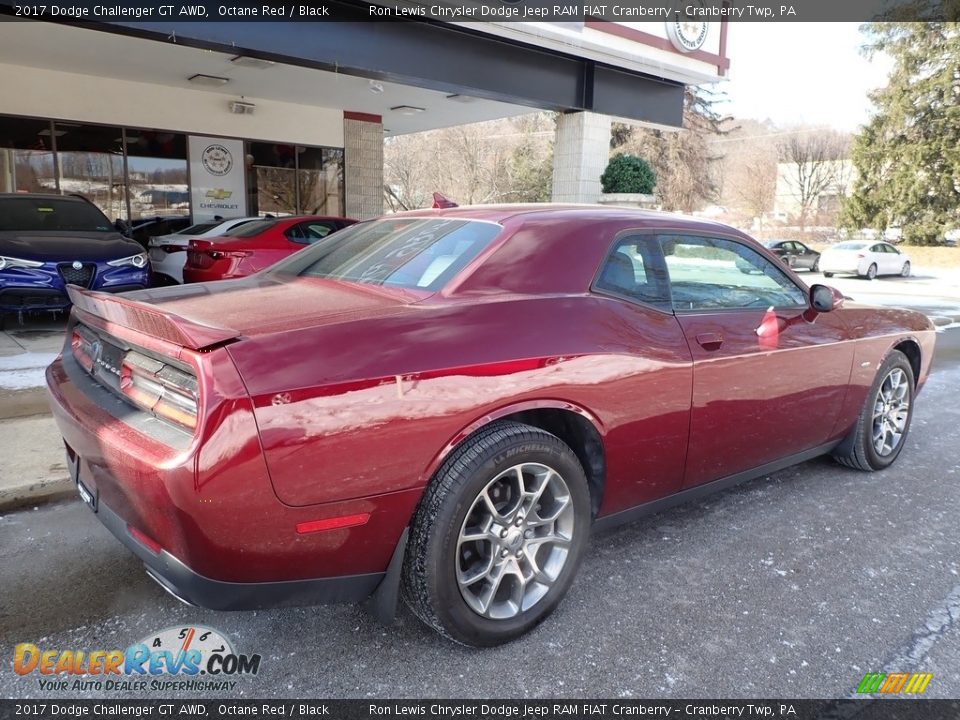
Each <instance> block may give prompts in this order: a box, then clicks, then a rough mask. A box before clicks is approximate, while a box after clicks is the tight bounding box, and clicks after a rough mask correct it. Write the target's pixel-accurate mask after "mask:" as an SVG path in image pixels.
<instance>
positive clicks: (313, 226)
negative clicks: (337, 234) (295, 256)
mask: <svg viewBox="0 0 960 720" xmlns="http://www.w3.org/2000/svg"><path fill="white" fill-rule="evenodd" d="M335 229H336V228H335V227H334V226H333V225H331V224H330V223H319V222H315V223H309V224H307V225H306V227H305V230H306V233H305V235H306V241H307V242H308V243H315V242H316V241H317V240H322V239H323V238H325V237H326V236H327V235H329V234H330V233H332V232H333V231H334V230H335Z"/></svg>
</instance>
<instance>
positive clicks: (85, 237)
mask: <svg viewBox="0 0 960 720" xmlns="http://www.w3.org/2000/svg"><path fill="white" fill-rule="evenodd" d="M142 252H143V246H142V245H140V244H139V243H138V242H137V241H136V240H130V239H129V238H125V237H124V236H123V235H121V234H120V233H102V232H29V233H19V232H16V231H0V255H9V256H11V257H16V258H22V259H24V260H38V261H41V262H66V261H72V260H115V259H117V258H121V257H128V256H130V255H136V254H138V253H142Z"/></svg>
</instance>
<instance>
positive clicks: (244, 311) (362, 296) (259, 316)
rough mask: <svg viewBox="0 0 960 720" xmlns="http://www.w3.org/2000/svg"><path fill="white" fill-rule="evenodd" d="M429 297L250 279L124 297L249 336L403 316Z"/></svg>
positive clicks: (312, 281)
mask: <svg viewBox="0 0 960 720" xmlns="http://www.w3.org/2000/svg"><path fill="white" fill-rule="evenodd" d="M429 295H430V293H425V292H419V293H418V292H412V291H405V290H399V289H393V288H390V289H387V288H382V287H379V286H371V285H363V284H360V283H346V282H338V281H334V280H323V279H320V278H299V277H291V278H278V277H276V276H273V275H252V276H250V277H249V278H243V279H240V280H219V281H214V282H206V283H191V284H187V285H177V286H171V287H163V288H153V289H150V290H139V291H136V292H131V293H127V294H126V296H125V297H127V298H129V299H130V300H136V301H138V302H145V303H150V304H151V305H153V306H155V307H156V308H157V309H158V310H161V311H163V312H167V313H171V314H172V315H176V316H178V317H182V318H185V319H187V320H190V321H193V322H195V323H199V324H201V325H208V326H211V327H217V328H225V329H229V330H231V331H234V332H235V333H236V334H237V335H242V336H248V337H250V336H256V335H262V334H266V333H273V332H284V331H289V330H299V329H303V328H307V327H314V326H317V325H324V324H328V323H335V322H348V321H351V320H357V319H361V318H367V317H372V316H383V315H388V314H391V313H395V312H402V311H403V309H404V308H406V307H408V306H410V305H413V304H415V303H417V302H419V301H420V300H422V299H424V298H425V297H427V296H429Z"/></svg>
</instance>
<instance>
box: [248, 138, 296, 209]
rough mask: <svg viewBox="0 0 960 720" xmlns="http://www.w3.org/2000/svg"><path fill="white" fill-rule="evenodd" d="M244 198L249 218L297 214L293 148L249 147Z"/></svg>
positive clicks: (294, 154) (291, 146)
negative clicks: (245, 194) (247, 203)
mask: <svg viewBox="0 0 960 720" xmlns="http://www.w3.org/2000/svg"><path fill="white" fill-rule="evenodd" d="M248 148H249V150H248V155H249V157H248V158H247V161H248V170H247V195H248V198H249V203H250V214H251V215H267V214H270V215H277V216H282V215H295V214H296V213H297V171H296V166H297V158H296V148H295V147H294V146H293V145H283V144H280V143H259V142H252V143H249V144H248Z"/></svg>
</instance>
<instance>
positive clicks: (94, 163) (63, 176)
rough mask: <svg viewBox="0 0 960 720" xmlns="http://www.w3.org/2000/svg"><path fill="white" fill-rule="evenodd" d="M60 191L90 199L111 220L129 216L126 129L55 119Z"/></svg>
mask: <svg viewBox="0 0 960 720" xmlns="http://www.w3.org/2000/svg"><path fill="white" fill-rule="evenodd" d="M53 132H54V133H55V135H56V142H57V162H58V164H59V169H60V172H59V186H60V192H61V193H63V194H65V195H69V194H71V193H77V194H79V195H83V196H84V197H85V198H87V199H88V200H90V201H91V202H92V203H93V204H94V205H96V206H97V207H98V208H100V210H102V211H103V213H104V215H106V216H107V217H108V218H110V219H111V220H116V219H117V218H123V219H126V218H127V217H128V212H127V193H126V183H125V181H124V167H123V131H122V130H121V129H120V128H115V127H108V126H103V125H85V124H81V123H70V122H59V121H58V122H56V123H54V130H53Z"/></svg>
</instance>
